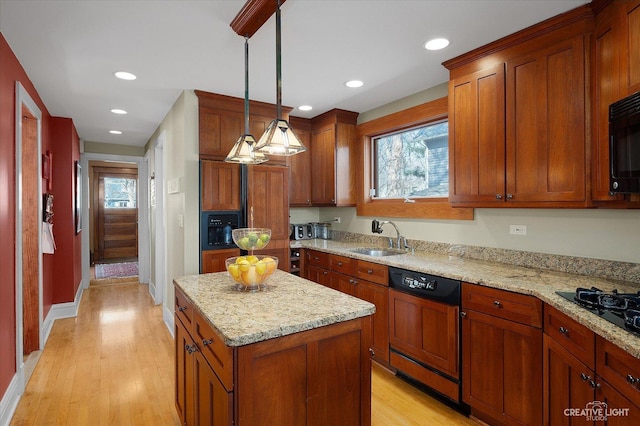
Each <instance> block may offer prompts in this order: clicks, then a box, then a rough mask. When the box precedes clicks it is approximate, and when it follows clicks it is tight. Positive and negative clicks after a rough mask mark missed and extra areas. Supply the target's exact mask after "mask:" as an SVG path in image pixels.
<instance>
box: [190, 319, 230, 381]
mask: <svg viewBox="0 0 640 426" xmlns="http://www.w3.org/2000/svg"><path fill="white" fill-rule="evenodd" d="M193 316H194V328H193V340H195V341H196V344H197V345H198V348H199V349H200V352H202V354H203V355H204V358H205V359H206V360H207V362H208V363H209V365H210V366H211V368H213V371H214V372H215V373H216V375H217V376H218V378H219V379H220V381H221V382H222V384H223V385H224V387H225V388H226V389H227V391H229V392H231V391H232V390H233V349H232V348H230V347H229V346H227V345H225V344H224V342H223V341H222V339H221V338H220V337H219V336H218V335H217V334H216V333H215V331H213V328H212V327H211V326H210V325H209V323H208V322H207V321H206V320H205V319H204V318H203V317H202V315H201V314H200V313H199V312H196V313H195V314H194V315H193Z"/></svg>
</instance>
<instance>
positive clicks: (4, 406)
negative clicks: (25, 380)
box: [0, 373, 23, 426]
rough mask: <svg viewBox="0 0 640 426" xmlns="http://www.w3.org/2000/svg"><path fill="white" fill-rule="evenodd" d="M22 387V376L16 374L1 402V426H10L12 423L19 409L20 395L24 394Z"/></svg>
mask: <svg viewBox="0 0 640 426" xmlns="http://www.w3.org/2000/svg"><path fill="white" fill-rule="evenodd" d="M21 387H23V386H20V375H19V374H18V373H16V374H14V375H13V378H12V379H11V382H9V387H8V388H7V391H6V392H5V393H4V395H3V396H2V399H1V400H0V426H9V423H11V418H12V417H13V413H15V411H16V408H17V407H18V402H19V401H20V395H21V394H22V391H21V390H20V388H21Z"/></svg>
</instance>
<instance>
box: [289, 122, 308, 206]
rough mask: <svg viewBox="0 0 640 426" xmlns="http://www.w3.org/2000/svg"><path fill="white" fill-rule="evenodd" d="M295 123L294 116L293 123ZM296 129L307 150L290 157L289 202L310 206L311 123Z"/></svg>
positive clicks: (295, 204) (293, 204)
mask: <svg viewBox="0 0 640 426" xmlns="http://www.w3.org/2000/svg"><path fill="white" fill-rule="evenodd" d="M294 123H296V122H295V121H294V120H293V118H292V119H291V125H292V126H293V125H294ZM294 130H295V133H296V135H297V136H298V138H299V139H300V141H301V142H302V144H303V145H304V146H306V147H307V150H306V151H305V152H302V153H300V154H296V155H293V156H291V157H289V172H290V174H289V204H290V205H291V206H294V207H308V206H310V205H311V176H312V175H311V125H310V124H308V128H305V127H302V126H301V127H298V126H297V125H296V126H295V127H294Z"/></svg>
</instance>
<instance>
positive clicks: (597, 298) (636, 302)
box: [556, 287, 640, 337]
mask: <svg viewBox="0 0 640 426" xmlns="http://www.w3.org/2000/svg"><path fill="white" fill-rule="evenodd" d="M556 294H558V295H560V296H562V297H564V298H565V299H567V300H570V301H572V302H574V303H576V304H578V305H579V306H581V307H583V308H585V309H587V310H589V311H591V312H592V313H594V314H596V315H598V316H600V317H602V318H604V319H606V320H607V321H609V322H611V323H613V324H615V325H617V326H618V327H621V328H624V329H626V330H628V331H629V332H631V333H632V334H634V335H636V336H638V337H640V292H639V293H618V292H617V290H613V291H612V292H604V291H602V290H600V289H598V288H596V287H591V288H590V289H587V288H582V287H579V288H577V289H576V291H575V292H569V291H557V292H556Z"/></svg>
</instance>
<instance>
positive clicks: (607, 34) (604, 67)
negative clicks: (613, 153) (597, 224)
mask: <svg viewBox="0 0 640 426" xmlns="http://www.w3.org/2000/svg"><path fill="white" fill-rule="evenodd" d="M617 11H618V8H617V7H615V5H612V6H610V7H607V8H606V9H605V10H603V11H602V12H601V13H600V14H598V16H597V18H596V26H595V31H594V50H595V55H594V59H593V70H594V82H595V83H594V98H593V101H592V102H593V108H594V117H593V134H592V148H591V167H592V172H591V199H592V200H594V201H610V200H622V199H623V198H624V197H623V195H621V194H618V195H609V105H610V104H612V103H613V102H615V101H617V100H619V99H621V98H623V97H624V96H623V94H622V90H623V89H622V84H621V80H622V79H621V74H622V72H621V62H622V61H623V57H622V56H623V55H622V53H621V52H622V50H623V49H622V44H621V43H620V40H621V38H622V37H621V30H622V28H621V26H620V25H619V20H618V19H617V18H618V14H617V13H616V12H617Z"/></svg>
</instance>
